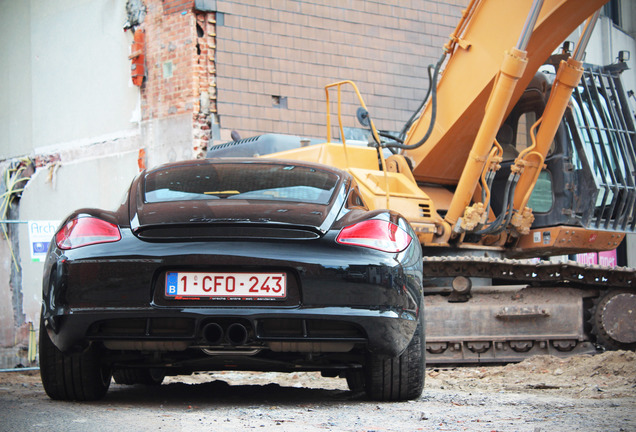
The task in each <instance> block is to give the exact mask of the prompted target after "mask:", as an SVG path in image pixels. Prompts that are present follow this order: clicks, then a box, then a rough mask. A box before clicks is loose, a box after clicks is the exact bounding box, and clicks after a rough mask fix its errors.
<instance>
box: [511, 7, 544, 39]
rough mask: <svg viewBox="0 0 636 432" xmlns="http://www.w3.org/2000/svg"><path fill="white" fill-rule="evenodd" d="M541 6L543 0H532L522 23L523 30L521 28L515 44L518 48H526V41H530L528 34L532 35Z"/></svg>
mask: <svg viewBox="0 0 636 432" xmlns="http://www.w3.org/2000/svg"><path fill="white" fill-rule="evenodd" d="M542 6H543V0H534V1H533V2H532V6H530V14H529V15H528V18H526V22H525V24H524V25H523V30H521V35H520V36H519V41H518V42H517V45H516V48H517V49H518V50H521V51H525V50H526V47H527V46H528V41H530V36H532V31H533V30H534V26H535V24H536V23H537V19H538V18H539V12H541V7H542Z"/></svg>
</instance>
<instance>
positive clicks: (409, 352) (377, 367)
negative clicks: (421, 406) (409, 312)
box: [352, 322, 426, 401]
mask: <svg viewBox="0 0 636 432" xmlns="http://www.w3.org/2000/svg"><path fill="white" fill-rule="evenodd" d="M422 327H423V326H422V324H421V322H420V324H419V325H418V326H417V329H416V330H415V334H414V335H413V339H411V342H410V343H409V346H408V347H407V348H406V350H405V351H404V352H403V353H402V355H400V356H397V357H389V358H381V357H378V356H375V355H372V354H370V355H369V356H368V358H367V364H366V365H365V367H364V378H365V386H364V387H365V391H366V393H367V396H368V397H369V398H371V399H373V400H377V401H402V400H410V399H416V398H418V397H420V396H421V395H422V390H423V389H424V374H425V373H426V365H425V355H424V349H425V341H424V331H423V328H422ZM352 390H353V389H352Z"/></svg>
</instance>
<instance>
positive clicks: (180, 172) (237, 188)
mask: <svg viewBox="0 0 636 432" xmlns="http://www.w3.org/2000/svg"><path fill="white" fill-rule="evenodd" d="M338 179H339V177H338V176H337V175H336V174H335V173H333V172H329V171H323V170H320V169H316V168H311V167H306V166H298V165H294V164H289V165H279V164H267V163H223V164H211V163H205V164H200V165H181V166H172V167H169V168H164V169H158V170H155V171H151V172H149V173H148V174H146V177H145V179H144V180H145V181H144V183H145V187H144V194H145V199H144V201H145V202H148V203H157V202H166V201H184V200H217V199H230V200H231V199H245V200H265V201H300V202H308V203H316V204H327V203H329V200H330V199H331V196H332V195H333V193H334V190H335V187H336V184H337V183H338Z"/></svg>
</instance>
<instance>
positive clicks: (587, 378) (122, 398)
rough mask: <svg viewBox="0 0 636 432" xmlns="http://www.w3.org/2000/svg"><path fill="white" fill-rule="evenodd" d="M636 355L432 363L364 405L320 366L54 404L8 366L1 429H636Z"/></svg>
mask: <svg viewBox="0 0 636 432" xmlns="http://www.w3.org/2000/svg"><path fill="white" fill-rule="evenodd" d="M635 413H636V354H635V353H633V352H624V351H613V352H606V353H602V354H598V355H595V356H587V355H584V356H574V357H570V358H566V359H560V358H556V357H551V356H537V357H533V358H530V359H528V360H526V361H524V362H522V363H518V364H509V365H505V366H479V367H458V368H435V367H429V368H428V369H427V376H426V389H425V391H424V393H423V394H422V396H421V397H420V398H419V399H418V400H415V401H409V402H398V403H385V402H372V401H368V400H367V399H366V398H365V396H364V395H363V394H361V393H359V394H354V393H351V392H349V391H347V387H346V383H345V381H344V380H342V379H337V378H322V377H321V376H320V374H316V373H292V374H278V373H246V372H216V373H197V374H195V375H192V376H179V377H168V378H166V380H165V381H164V383H163V384H162V385H161V386H159V387H157V386H155V387H144V386H124V385H118V384H114V383H113V384H112V385H111V388H110V390H109V392H108V394H107V395H106V397H105V398H104V399H103V400H101V401H98V402H89V403H77V402H58V401H52V400H50V399H49V398H48V397H47V396H46V394H45V393H44V390H43V388H42V384H41V382H40V378H39V373H38V372H37V371H29V372H27V371H22V372H1V373H0V431H38V430H49V431H50V430H65V431H86V430H91V431H121V430H135V431H160V430H165V431H175V430H178V431H192V430H214V431H232V432H234V431H239V430H240V431H244V430H256V431H264V430H267V431H270V430H272V431H280V432H284V431H285V432H286V431H298V430H302V431H303V432H311V431H416V430H426V431H529V432H547V431H550V432H558V431H568V432H569V431H577V432H582V431H636V415H635Z"/></svg>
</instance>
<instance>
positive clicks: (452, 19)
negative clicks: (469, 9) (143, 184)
mask: <svg viewBox="0 0 636 432" xmlns="http://www.w3.org/2000/svg"><path fill="white" fill-rule="evenodd" d="M208 3H209V2H208ZM466 3H467V0H454V1H433V0H411V1H404V2H394V1H390V0H384V1H380V0H378V1H372V0H351V1H348V2H346V3H343V2H341V1H338V0H324V1H321V2H316V1H303V0H277V1H272V2H269V1H268V2H264V1H262V0H232V1H230V0H217V1H216V11H215V12H201V11H197V10H196V9H195V2H194V0H147V1H146V7H147V16H146V19H145V21H144V23H143V25H142V27H141V28H142V29H143V30H145V31H146V41H147V42H146V43H147V45H146V65H147V79H146V81H145V83H144V85H143V86H142V102H141V103H142V105H141V107H142V119H143V121H146V122H148V121H153V120H156V119H165V118H170V117H171V116H180V115H186V114H189V115H191V116H192V149H191V150H192V155H193V157H201V156H203V155H204V154H205V150H206V148H207V144H208V141H210V140H211V139H212V140H213V141H215V142H224V141H227V140H229V139H230V131H232V130H237V131H238V132H239V133H240V134H241V135H242V136H243V137H249V136H253V135H257V134H260V133H267V132H278V133H290V134H296V135H301V136H309V137H325V135H326V130H325V123H326V116H325V91H324V85H325V84H328V83H332V82H335V81H340V80H353V81H355V82H356V83H357V84H358V87H359V89H360V92H361V93H362V95H363V97H364V98H365V102H366V104H367V106H368V107H369V110H370V112H371V115H372V118H373V119H374V121H375V123H376V126H377V127H379V128H381V129H386V130H399V129H400V128H401V126H402V125H403V124H404V122H405V121H406V120H407V119H408V118H409V116H410V115H411V113H412V111H413V110H415V109H416V108H417V106H418V105H419V103H420V102H421V99H422V98H423V97H424V95H425V93H426V90H427V88H428V78H427V71H426V68H427V66H428V65H429V64H431V63H434V62H435V61H436V60H437V58H438V57H439V55H440V54H441V48H442V46H443V44H444V43H445V42H446V40H447V37H448V35H449V34H450V33H451V31H452V30H453V29H454V26H455V23H456V21H457V20H458V18H459V16H460V15H461V10H462V9H463V8H464V7H465V5H466ZM343 4H345V5H343ZM216 12H218V17H217V13H216ZM217 21H218V22H217ZM353 96H354V95H353V93H352V92H351V91H350V90H346V91H345V94H344V101H345V105H344V109H343V114H344V116H345V126H349V127H358V126H359V125H358V124H357V123H356V122H355V120H354V119H355V117H354V114H355V109H356V108H357V106H358V103H357V101H356V100H355V99H354V97H353ZM334 99H335V94H334V95H333V96H332V100H334ZM332 109H335V106H332ZM332 121H334V122H335V118H334V119H332ZM212 124H214V125H217V126H218V127H219V128H220V129H219V130H220V133H216V134H215V136H213V137H211V125H212ZM335 132H336V131H335V130H334V136H335V135H337V134H336V133H335Z"/></svg>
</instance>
